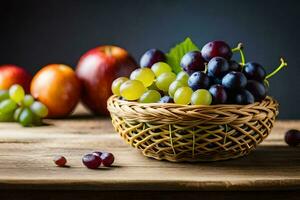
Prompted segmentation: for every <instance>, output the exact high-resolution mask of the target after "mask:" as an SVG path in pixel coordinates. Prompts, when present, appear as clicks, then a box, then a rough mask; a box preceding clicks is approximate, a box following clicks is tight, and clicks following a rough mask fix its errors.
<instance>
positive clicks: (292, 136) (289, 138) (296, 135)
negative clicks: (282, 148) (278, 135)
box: [284, 129, 300, 146]
mask: <svg viewBox="0 0 300 200" xmlns="http://www.w3.org/2000/svg"><path fill="white" fill-rule="evenodd" d="M284 140H285V142H286V143H287V144H288V145H290V146H297V145H299V144H300V131H299V130H296V129H290V130H288V131H287V132H286V134H285V137H284Z"/></svg>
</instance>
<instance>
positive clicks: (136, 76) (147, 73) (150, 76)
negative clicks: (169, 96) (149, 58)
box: [130, 68, 155, 87]
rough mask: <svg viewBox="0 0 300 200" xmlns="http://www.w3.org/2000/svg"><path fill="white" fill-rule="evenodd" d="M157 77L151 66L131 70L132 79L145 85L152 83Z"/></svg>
mask: <svg viewBox="0 0 300 200" xmlns="http://www.w3.org/2000/svg"><path fill="white" fill-rule="evenodd" d="M154 78H155V74H154V72H153V71H152V70H151V69H149V68H139V69H136V70H134V71H133V72H131V74H130V79H131V80H138V81H141V82H142V83H143V84H144V86H145V87H149V86H150V85H152V83H153V81H154Z"/></svg>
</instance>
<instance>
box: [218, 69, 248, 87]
mask: <svg viewBox="0 0 300 200" xmlns="http://www.w3.org/2000/svg"><path fill="white" fill-rule="evenodd" d="M222 85H223V86H224V87H225V88H226V89H228V90H231V91H237V90H239V89H243V88H244V87H245V86H246V85H247V78H246V77H245V75H244V74H243V73H242V72H235V71H232V72H229V73H228V74H226V75H225V76H224V78H223V79H222Z"/></svg>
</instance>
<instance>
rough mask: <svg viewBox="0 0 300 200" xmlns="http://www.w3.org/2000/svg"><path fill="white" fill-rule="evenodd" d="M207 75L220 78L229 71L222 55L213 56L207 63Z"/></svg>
mask: <svg viewBox="0 0 300 200" xmlns="http://www.w3.org/2000/svg"><path fill="white" fill-rule="evenodd" d="M207 71H208V72H207V73H208V76H210V77H214V78H218V79H222V78H223V76H224V75H225V74H227V73H228V71H229V64H228V62H227V60H225V59H224V58H222V57H214V58H212V59H211V60H210V61H209V62H208V64H207Z"/></svg>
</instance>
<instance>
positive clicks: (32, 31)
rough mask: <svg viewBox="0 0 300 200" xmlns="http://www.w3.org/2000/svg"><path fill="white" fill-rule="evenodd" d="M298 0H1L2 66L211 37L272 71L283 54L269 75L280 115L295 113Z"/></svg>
mask: <svg viewBox="0 0 300 200" xmlns="http://www.w3.org/2000/svg"><path fill="white" fill-rule="evenodd" d="M298 2H299V1H288V0H284V1H261V0H251V1H241V0H236V1H233V0H231V1H228V0H227V1H216V0H215V1H213V0H210V1H209V0H205V1H196V0H195V1H191V0H164V1H163V0H161V1H159V0H151V1H133V0H132V1H125V0H123V1H116V0H115V1H100V0H99V1H92V0H86V1H84V0H82V1H79V0H73V1H71V0H60V1H58V0H57V1H54V0H53V1H32V0H26V1H8V0H7V1H1V3H0V27H1V30H0V64H4V63H15V64H18V65H21V66H23V67H25V68H27V69H28V70H29V71H30V72H31V73H34V72H36V71H37V70H38V69H39V68H41V67H42V66H44V65H46V64H48V63H59V62H60V63H66V64H69V65H71V66H73V67H75V66H76V63H77V61H78V59H79V57H80V55H82V54H83V53H84V52H85V51H87V50H89V49H90V48H93V47H96V46H97V45H103V44H114V45H118V46H121V47H124V48H126V49H127V50H128V51H129V52H131V54H132V55H133V56H134V57H135V58H136V59H139V57H140V56H141V54H142V53H143V52H144V51H145V50H147V49H149V48H153V47H155V48H159V49H162V50H164V51H167V50H168V49H169V48H170V47H171V46H172V45H174V44H176V43H177V42H180V41H182V40H183V39H184V38H185V37H186V36H190V37H191V38H192V39H193V40H194V42H196V43H197V45H198V46H199V47H200V48H201V47H202V46H203V45H204V44H205V43H206V42H208V41H211V40H216V39H221V40H225V41H227V42H228V43H229V44H230V45H232V46H235V45H236V44H237V42H239V41H242V42H243V43H244V44H245V51H246V58H247V60H248V61H257V62H259V63H261V64H263V65H264V66H266V67H267V71H271V70H272V69H274V68H275V67H276V66H277V65H278V64H279V57H280V56H284V57H285V58H286V59H287V61H288V63H289V67H288V68H286V69H284V70H283V71H282V72H281V73H280V74H278V75H277V76H275V77H274V78H272V80H271V81H270V84H271V94H272V96H274V97H275V98H276V99H277V100H278V101H279V102H280V104H281V107H280V118H285V119H287V118H293V119H296V118H299V113H300V104H299V103H300V90H299V88H298V87H299V86H300V84H299V78H300V77H299V76H300V65H299V63H300V55H299V54H300V49H299V45H300V44H299V42H300V41H299V39H298V38H299V36H300V27H299V26H300V23H299V20H300V3H298Z"/></svg>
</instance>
